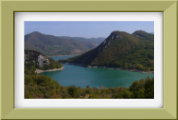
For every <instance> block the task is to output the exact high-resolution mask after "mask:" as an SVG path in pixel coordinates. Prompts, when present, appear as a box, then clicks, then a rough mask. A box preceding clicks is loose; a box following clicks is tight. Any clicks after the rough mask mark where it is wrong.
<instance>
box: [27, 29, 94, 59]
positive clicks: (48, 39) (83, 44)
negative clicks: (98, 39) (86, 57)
mask: <svg viewBox="0 0 178 120" xmlns="http://www.w3.org/2000/svg"><path fill="white" fill-rule="evenodd" d="M96 46H97V45H96V44H94V43H92V42H89V41H80V40H76V39H73V38H72V37H68V38H66V37H57V36H54V35H46V34H43V33H40V32H38V31H34V32H32V33H29V34H26V35H25V49H28V50H35V51H38V52H41V53H43V54H45V55H48V56H57V55H69V54H71V55H75V54H81V53H84V52H86V51H88V50H90V49H92V48H95V47H96Z"/></svg>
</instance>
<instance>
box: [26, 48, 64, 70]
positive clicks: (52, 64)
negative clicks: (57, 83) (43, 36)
mask: <svg viewBox="0 0 178 120" xmlns="http://www.w3.org/2000/svg"><path fill="white" fill-rule="evenodd" d="M24 56H25V57H24V62H25V65H28V66H30V65H31V66H32V65H33V66H35V68H36V69H45V70H47V69H53V68H60V67H62V65H61V64H60V63H58V62H57V61H55V60H53V59H51V58H49V57H47V56H45V55H44V54H42V53H40V52H37V51H34V50H25V53H24Z"/></svg>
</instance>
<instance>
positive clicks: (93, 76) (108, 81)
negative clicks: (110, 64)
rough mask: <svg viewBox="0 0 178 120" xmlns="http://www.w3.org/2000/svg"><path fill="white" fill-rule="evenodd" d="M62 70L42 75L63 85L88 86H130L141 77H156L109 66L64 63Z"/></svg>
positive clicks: (57, 57) (63, 57)
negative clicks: (89, 66)
mask: <svg viewBox="0 0 178 120" xmlns="http://www.w3.org/2000/svg"><path fill="white" fill-rule="evenodd" d="M69 57H72V56H55V57H51V58H52V59H54V60H56V61H58V60H59V59H67V58H69ZM63 66H64V69H63V70H62V71H51V72H43V73H40V74H41V75H45V76H49V77H52V78H53V79H54V80H56V81H58V82H59V84H61V85H63V86H71V85H75V86H76V87H78V86H79V87H81V88H86V86H87V85H88V86H89V87H97V88H100V87H101V86H104V87H106V88H108V87H127V88H128V87H129V86H130V85H131V84H132V83H133V82H134V81H136V80H140V79H141V78H147V76H149V77H150V78H153V77H154V73H142V72H133V71H127V70H118V69H109V68H87V67H83V66H77V65H71V64H63Z"/></svg>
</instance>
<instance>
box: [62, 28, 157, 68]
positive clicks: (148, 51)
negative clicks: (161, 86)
mask: <svg viewBox="0 0 178 120" xmlns="http://www.w3.org/2000/svg"><path fill="white" fill-rule="evenodd" d="M63 62H71V63H77V64H80V65H87V66H108V67H120V68H125V69H137V70H151V71H153V70H154V34H151V33H147V32H145V31H135V32H134V33H133V34H129V33H126V32H122V31H114V32H112V33H111V34H110V35H109V36H108V38H106V39H105V40H104V41H103V42H102V43H101V44H100V45H99V46H98V47H96V48H94V49H92V50H90V51H88V52H86V53H84V54H82V55H80V56H76V57H73V58H70V59H68V60H64V61H63Z"/></svg>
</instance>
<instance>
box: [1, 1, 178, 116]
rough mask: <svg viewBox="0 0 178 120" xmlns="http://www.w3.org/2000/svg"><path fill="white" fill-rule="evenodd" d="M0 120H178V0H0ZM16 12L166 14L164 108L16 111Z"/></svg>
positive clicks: (37, 109)
mask: <svg viewBox="0 0 178 120" xmlns="http://www.w3.org/2000/svg"><path fill="white" fill-rule="evenodd" d="M0 6H1V7H0V8H1V11H0V17H1V18H0V31H1V32H0V36H1V37H0V88H1V90H0V110H1V112H0V119H177V45H178V44H177V37H178V36H177V32H178V31H177V28H178V26H177V25H178V24H177V23H178V21H177V16H178V15H177V14H178V12H177V6H178V1H177V0H156V1H155V0H112V1H109V0H96V1H95V0H85V1H84V0H83V1H77V0H65V1H64V0H53V1H50V0H49V1H45V0H38V1H34V0H13V1H8V0H0ZM15 12H163V108H45V109H43V108H15V107H14V106H15V105H14V104H15V102H14V100H15V98H14V97H15V95H14V90H15V88H14V81H15V80H14V79H15V74H14V72H15V67H14V66H15V62H14V59H15V52H14V50H15V48H14V43H15V41H14V40H15V38H14V36H15V35H14V33H15V25H14V24H15V22H14V18H15V16H14V15H15Z"/></svg>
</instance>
